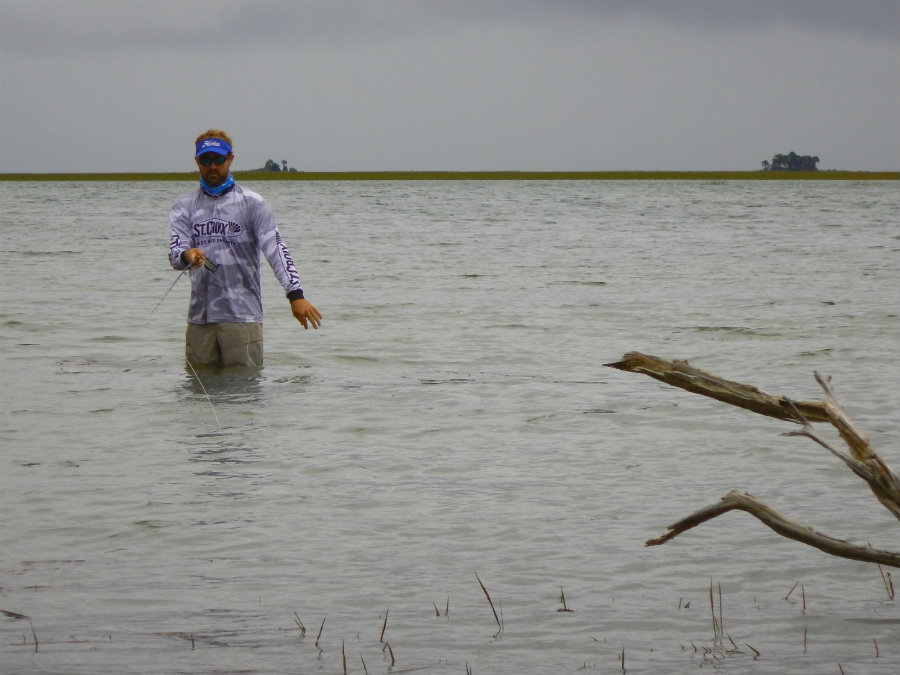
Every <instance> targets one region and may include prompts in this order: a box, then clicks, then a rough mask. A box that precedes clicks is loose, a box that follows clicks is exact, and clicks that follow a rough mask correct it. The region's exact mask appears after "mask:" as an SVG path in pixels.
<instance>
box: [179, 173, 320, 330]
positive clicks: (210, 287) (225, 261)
mask: <svg viewBox="0 0 900 675" xmlns="http://www.w3.org/2000/svg"><path fill="white" fill-rule="evenodd" d="M169 226H170V229H171V239H170V242H169V262H170V263H171V264H172V267H174V268H175V269H177V270H183V269H184V268H185V267H186V264H185V262H184V261H183V260H182V259H181V254H182V253H183V252H184V251H186V250H187V249H189V248H200V249H202V250H203V252H204V253H205V254H206V257H207V259H208V260H210V261H212V262H213V263H215V264H216V265H218V268H217V269H216V271H215V272H212V271H210V270H208V269H205V268H199V269H196V270H191V272H190V275H191V302H190V307H189V309H188V323H200V324H204V323H254V322H261V321H262V318H263V309H262V288H261V283H260V277H259V266H260V253H262V254H263V255H264V256H265V257H266V260H268V262H269V265H271V266H272V269H273V270H274V272H275V276H276V277H277V278H278V281H279V282H281V285H282V286H283V287H284V291H285V293H286V294H287V295H288V298H289V299H290V300H294V299H296V298H302V297H303V290H302V288H301V286H300V275H299V273H298V272H297V268H296V267H295V266H294V261H293V259H292V258H291V253H290V251H289V250H288V248H287V246H286V245H285V243H284V241H283V240H282V239H281V234H280V233H279V232H278V227H277V226H276V224H275V216H274V215H273V213H272V209H271V207H270V206H269V205H268V203H267V202H266V201H265V200H264V199H263V198H262V197H260V196H259V195H258V194H257V193H255V192H253V191H252V190H247V189H246V188H243V187H241V186H240V185H235V186H234V188H233V189H231V190H229V191H228V192H226V193H224V194H222V195H220V196H219V197H218V198H215V199H214V198H213V197H210V196H209V195H208V194H206V193H205V192H204V191H203V190H202V189H200V188H198V189H197V190H195V191H193V192H191V193H189V194H186V195H184V196H183V197H181V198H179V199H178V200H177V201H176V202H175V205H174V206H173V207H172V211H171V213H170V214H169Z"/></svg>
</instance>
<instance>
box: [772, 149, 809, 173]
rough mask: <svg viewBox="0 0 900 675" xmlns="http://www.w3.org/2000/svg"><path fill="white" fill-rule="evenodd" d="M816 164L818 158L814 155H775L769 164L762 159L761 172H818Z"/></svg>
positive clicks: (793, 153)
mask: <svg viewBox="0 0 900 675" xmlns="http://www.w3.org/2000/svg"><path fill="white" fill-rule="evenodd" d="M818 163H819V158H818V157H816V156H814V155H798V154H797V153H796V152H793V151H791V152H789V153H788V154H786V155H775V156H774V157H772V161H771V162H769V160H767V159H764V160H763V162H762V168H763V171H818V167H817V166H816V164H818Z"/></svg>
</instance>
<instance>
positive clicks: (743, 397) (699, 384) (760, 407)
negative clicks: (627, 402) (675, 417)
mask: <svg viewBox="0 0 900 675" xmlns="http://www.w3.org/2000/svg"><path fill="white" fill-rule="evenodd" d="M604 365H605V366H607V367H609V368H616V369H618V370H626V371H628V372H630V373H642V374H644V375H649V376H650V377H652V378H654V379H656V380H659V381H660V382H665V383H666V384H671V385H672V386H673V387H678V388H680V389H686V390H687V391H690V392H693V393H695V394H702V395H703V396H708V397H709V398H714V399H716V400H717V401H722V402H724V403H729V404H731V405H734V406H737V407H739V408H746V409H747V410H752V411H753V412H755V413H759V414H760V415H766V416H767V417H775V418H778V419H780V420H788V421H789V422H798V423H799V422H801V421H802V420H801V418H799V417H798V416H797V413H796V412H795V409H796V410H799V411H800V413H801V414H802V415H803V417H805V418H806V419H807V420H810V421H812V422H828V421H829V418H828V411H827V410H826V409H825V404H824V403H822V402H820V401H790V400H789V399H787V398H786V397H784V396H773V395H772V394H767V393H765V392H763V391H760V390H759V389H757V388H756V387H751V386H749V385H746V384H741V383H740V382H731V381H730V380H725V379H722V378H721V377H718V376H717V375H712V374H711V373H707V372H705V371H703V370H700V369H699V368H694V367H693V366H691V365H690V364H688V362H687V361H671V362H670V361H665V360H663V359H660V358H658V357H656V356H648V355H647V354H641V353H640V352H628V353H627V354H625V356H623V357H622V359H621V360H620V361H616V362H615V363H606V364H604Z"/></svg>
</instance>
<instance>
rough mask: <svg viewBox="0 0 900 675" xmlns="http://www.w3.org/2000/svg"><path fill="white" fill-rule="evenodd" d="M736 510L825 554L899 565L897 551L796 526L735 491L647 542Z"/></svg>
mask: <svg viewBox="0 0 900 675" xmlns="http://www.w3.org/2000/svg"><path fill="white" fill-rule="evenodd" d="M735 509H736V510H739V511H745V512H747V513H749V514H750V515H752V516H755V517H756V518H758V519H759V520H760V521H761V522H762V523H764V524H765V525H767V526H768V527H770V528H771V529H772V530H774V531H775V532H777V533H778V534H780V535H781V536H783V537H787V538H788V539H793V540H795V541H799V542H801V543H803V544H807V545H809V546H813V547H815V548H817V549H819V550H820V551H824V552H825V553H829V554H831V555H835V556H839V557H841V558H850V559H851V560H862V561H863V562H874V563H878V564H879V565H890V566H891V567H900V553H894V552H893V551H883V550H880V549H876V548H872V547H870V546H857V545H855V544H851V543H849V542H847V541H844V540H843V539H835V538H834V537H829V536H828V535H827V534H822V533H821V532H817V531H816V530H814V529H812V528H810V527H806V526H803V525H798V524H797V523H795V522H793V521H792V520H789V519H788V518H785V517H784V516H782V515H781V514H780V513H778V512H777V511H775V510H774V509H772V508H771V507H769V506H767V505H766V504H764V503H763V502H761V501H759V500H758V499H756V497H754V496H752V495H749V494H746V493H741V492H738V491H737V490H734V491H732V492H729V493H728V494H727V495H725V496H724V497H722V499H721V500H720V501H719V502H717V503H715V504H712V505H710V506H707V507H705V508H702V509H700V510H699V511H695V512H694V513H692V514H691V515H689V516H687V517H686V518H682V519H681V520H679V521H678V522H677V523H673V524H671V525H669V528H668V529H669V531H668V532H667V533H666V534H664V535H662V536H661V537H657V538H656V539H648V540H647V542H646V545H647V546H658V545H660V544H665V543H666V542H667V541H669V540H670V539H674V538H675V537H677V536H678V535H679V534H681V533H682V532H686V531H687V530H690V529H691V528H692V527H696V526H697V525H700V524H701V523H705V522H706V521H707V520H712V519H713V518H716V517H717V516H721V515H722V514H723V513H727V512H728V511H732V510H735Z"/></svg>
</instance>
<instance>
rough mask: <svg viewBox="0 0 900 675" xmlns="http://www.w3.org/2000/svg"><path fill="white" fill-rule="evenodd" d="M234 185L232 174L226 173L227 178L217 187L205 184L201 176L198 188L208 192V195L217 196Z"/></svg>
mask: <svg viewBox="0 0 900 675" xmlns="http://www.w3.org/2000/svg"><path fill="white" fill-rule="evenodd" d="M233 187H234V176H232V175H231V174H228V178H226V179H225V182H223V183H222V184H221V185H220V186H219V187H210V186H209V185H207V184H206V182H205V181H204V180H203V178H201V179H200V188H201V189H202V190H203V191H204V192H205V193H206V194H208V195H209V196H210V197H218V196H219V195H222V194H225V193H226V192H228V191H229V190H230V189H231V188H233Z"/></svg>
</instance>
